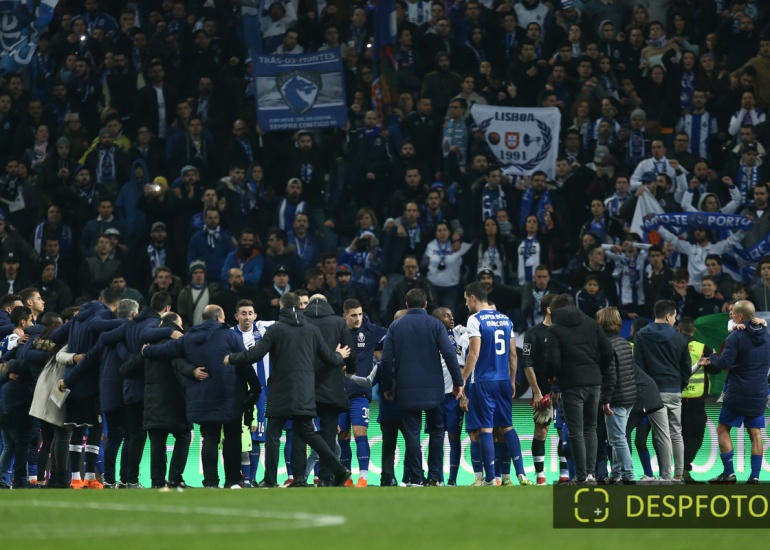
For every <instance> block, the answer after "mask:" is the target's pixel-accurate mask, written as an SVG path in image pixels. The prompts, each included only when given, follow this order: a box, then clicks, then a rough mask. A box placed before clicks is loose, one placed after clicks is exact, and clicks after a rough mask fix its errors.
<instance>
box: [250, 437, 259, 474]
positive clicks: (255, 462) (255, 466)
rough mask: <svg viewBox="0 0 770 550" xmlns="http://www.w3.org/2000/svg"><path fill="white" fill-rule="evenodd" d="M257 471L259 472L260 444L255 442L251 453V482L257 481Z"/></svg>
mask: <svg viewBox="0 0 770 550" xmlns="http://www.w3.org/2000/svg"><path fill="white" fill-rule="evenodd" d="M257 470H259V443H257V442H256V441H254V442H252V444H251V451H249V481H252V482H253V481H256V479H257Z"/></svg>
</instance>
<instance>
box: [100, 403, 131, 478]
mask: <svg viewBox="0 0 770 550" xmlns="http://www.w3.org/2000/svg"><path fill="white" fill-rule="evenodd" d="M104 419H105V420H106V421H107V443H106V445H105V446H104V481H106V482H107V483H110V484H112V483H115V481H116V476H115V462H117V459H118V451H119V450H120V446H121V445H123V453H122V454H121V455H120V481H122V482H123V483H128V456H129V455H130V454H131V453H130V452H129V451H128V447H129V444H130V442H131V439H130V438H129V435H128V430H127V427H126V426H127V424H126V422H127V420H126V408H125V407H120V408H119V409H116V410H114V411H110V412H106V413H104Z"/></svg>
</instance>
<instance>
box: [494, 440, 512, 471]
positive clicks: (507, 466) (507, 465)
mask: <svg viewBox="0 0 770 550" xmlns="http://www.w3.org/2000/svg"><path fill="white" fill-rule="evenodd" d="M495 459H497V460H499V461H500V466H499V468H498V465H497V460H495V473H496V474H497V475H502V476H503V477H510V476H511V453H510V451H509V450H508V444H507V443H506V442H504V441H503V442H502V443H495Z"/></svg>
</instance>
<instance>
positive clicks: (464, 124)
mask: <svg viewBox="0 0 770 550" xmlns="http://www.w3.org/2000/svg"><path fill="white" fill-rule="evenodd" d="M467 110H468V102H467V101H466V100H465V99H463V98H462V97H455V98H454V99H452V100H451V101H450V102H449V118H448V119H447V121H446V122H445V123H444V130H443V136H442V139H441V150H442V151H443V155H444V162H445V163H447V162H449V161H448V159H449V156H450V154H452V153H454V156H455V160H456V162H457V164H458V165H459V166H460V167H461V168H460V169H461V170H463V169H464V167H465V163H466V160H467V158H468V146H469V145H470V137H471V132H470V128H469V124H470V121H469V120H468V119H467V118H466V115H465V113H466V111H467Z"/></svg>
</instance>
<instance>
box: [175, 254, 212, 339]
mask: <svg viewBox="0 0 770 550" xmlns="http://www.w3.org/2000/svg"><path fill="white" fill-rule="evenodd" d="M188 276H189V279H190V284H188V285H187V286H186V287H184V288H183V289H182V291H181V292H180V293H179V300H177V311H178V312H179V315H180V316H181V317H182V325H183V326H184V328H185V329H187V328H189V327H192V326H195V325H198V324H200V323H201V322H202V321H203V310H204V308H205V307H206V306H207V305H209V304H211V303H213V302H212V300H213V298H214V296H215V295H216V294H217V293H218V292H219V285H218V284H217V283H215V282H209V281H207V280H206V264H205V263H204V262H203V261H201V260H194V261H193V262H192V263H191V264H190V267H189V269H188Z"/></svg>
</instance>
